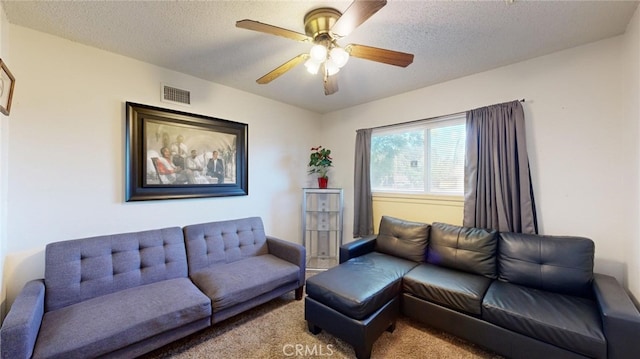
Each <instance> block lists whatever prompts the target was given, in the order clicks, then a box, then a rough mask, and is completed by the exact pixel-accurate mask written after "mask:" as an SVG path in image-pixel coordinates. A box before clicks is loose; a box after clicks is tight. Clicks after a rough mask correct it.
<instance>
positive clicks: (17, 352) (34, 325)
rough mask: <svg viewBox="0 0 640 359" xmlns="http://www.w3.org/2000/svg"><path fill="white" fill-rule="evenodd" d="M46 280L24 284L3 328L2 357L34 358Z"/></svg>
mask: <svg viewBox="0 0 640 359" xmlns="http://www.w3.org/2000/svg"><path fill="white" fill-rule="evenodd" d="M44 292H45V287H44V280H43V279H36V280H32V281H30V282H27V284H25V285H24V288H22V291H20V294H18V296H17V297H16V299H15V301H14V302H13V305H12V306H11V309H10V310H9V313H8V314H7V316H6V318H5V319H4V322H3V323H2V329H0V352H1V356H2V358H3V359H9V358H11V359H15V358H31V355H32V354H33V348H34V346H35V344H36V338H37V337H38V332H39V331H40V324H41V323H42V317H43V316H44Z"/></svg>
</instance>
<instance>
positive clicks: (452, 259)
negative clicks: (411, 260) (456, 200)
mask: <svg viewBox="0 0 640 359" xmlns="http://www.w3.org/2000/svg"><path fill="white" fill-rule="evenodd" d="M497 247H498V239H497V234H496V231H494V230H487V229H482V228H467V227H460V226H454V225H451V224H445V223H433V224H432V225H431V238H430V240H429V248H428V250H427V262H428V263H432V264H436V265H439V266H442V267H449V268H453V269H457V270H461V271H465V272H468V273H475V274H480V275H483V276H485V277H487V278H491V279H495V278H496V277H497V270H496V252H497Z"/></svg>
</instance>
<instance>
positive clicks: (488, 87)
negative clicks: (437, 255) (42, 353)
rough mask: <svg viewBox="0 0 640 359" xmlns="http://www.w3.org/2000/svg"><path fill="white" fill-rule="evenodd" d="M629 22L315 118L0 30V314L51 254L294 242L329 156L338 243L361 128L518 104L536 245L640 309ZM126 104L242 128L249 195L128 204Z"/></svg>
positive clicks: (639, 155)
mask: <svg viewBox="0 0 640 359" xmlns="http://www.w3.org/2000/svg"><path fill="white" fill-rule="evenodd" d="M638 18H639V15H638V11H636V14H635V17H634V20H633V21H632V23H631V24H630V27H629V31H628V32H627V34H625V35H623V36H619V37H615V38H611V39H607V40H603V41H599V42H596V43H592V44H588V45H585V46H581V47H577V48H574V49H569V50H566V51H562V52H558V53H555V54H551V55H548V56H544V57H540V58H537V59H532V60H529V61H525V62H521V63H518V64H514V65H510V66H505V67H502V68H498V69H495V70H492V71H487V72H484V73H480V74H476V75H472V76H468V77H464V78H461V79H457V80H453V81H449V82H446V83H443V84H439V85H435V86H430V87H426V88H423V89H420V90H416V91H412V92H408V93H405V94H402V95H399V96H394V97H390V98H386V99H382V100H379V101H374V102H371V103H368V104H365V105H361V106H356V107H352V108H349V109H345V110H342V111H337V112H334V113H330V114H327V115H324V116H320V115H317V114H314V113H310V112H308V111H304V110H301V109H298V108H295V107H292V106H288V105H285V104H282V103H277V102H274V101H271V100H267V99H265V98H261V97H258V96H254V95H251V94H247V93H244V92H241V91H237V90H234V89H230V88H227V87H224V86H221V85H217V84H215V83H210V82H206V81H202V80H199V79H196V78H193V77H190V76H186V75H184V74H180V73H176V72H173V71H168V70H166V69H163V68H159V67H156V66H152V65H149V64H146V63H142V62H139V61H135V60H132V59H129V58H125V57H122V56H118V55H115V54H112V53H108V52H104V51H101V50H98V49H95V48H90V47H86V46H82V45H79V44H77V43H73V42H70V41H66V40H63V39H60V38H56V37H53V36H49V35H46V34H43V33H39V32H35V31H32V30H28V29H25V28H22V27H18V26H12V25H7V24H6V21H5V18H4V16H3V17H2V18H0V25H1V26H0V31H1V32H2V33H1V34H0V40H1V41H2V43H1V44H0V52H1V53H0V56H1V57H2V58H6V57H7V56H8V53H9V52H8V49H9V48H10V50H11V51H10V53H11V57H10V60H11V70H12V72H13V73H14V75H15V76H16V79H17V86H16V94H15V97H14V103H13V109H12V113H11V118H10V120H9V119H8V118H1V119H0V145H1V146H0V160H1V161H0V163H1V164H2V165H1V166H0V214H2V215H0V258H1V260H2V263H0V264H1V265H0V271H1V270H2V269H4V273H0V274H3V276H2V278H3V290H2V293H0V294H1V295H0V299H1V298H4V297H5V296H6V297H7V302H8V303H10V302H11V300H12V298H13V297H14V296H15V295H16V293H17V292H18V291H19V290H20V288H21V287H22V285H23V283H24V282H25V281H27V280H29V279H33V278H37V277H41V276H42V274H43V273H42V272H43V249H44V246H45V245H46V244H47V243H50V242H53V241H59V240H66V239H72V238H80V237H86V236H92V235H100V234H108V233H117V232H124V231H135V230H142V229H149V228H157V227H160V226H172V225H179V226H180V225H184V224H189V223H197V222H204V221H210V220H219V219H227V218H237V217H242V216H248V215H259V216H262V217H263V218H264V220H265V225H266V227H267V230H268V232H269V233H270V234H273V235H276V236H279V237H283V238H284V239H287V240H291V241H294V242H295V241H300V202H301V191H300V189H301V188H302V187H305V186H310V185H313V184H312V181H313V178H310V177H309V176H307V174H306V163H307V159H308V148H310V147H311V146H312V145H318V144H322V145H323V146H326V147H328V148H331V149H332V150H333V157H334V159H335V160H334V166H335V167H334V168H332V171H331V173H330V177H331V181H332V183H331V185H332V186H338V187H343V188H344V189H345V234H346V235H345V239H346V241H349V237H350V235H349V234H350V233H352V224H353V223H352V221H353V157H354V140H355V130H356V129H359V128H367V127H375V126H380V125H386V124H392V123H398V122H404V121H411V120H416V119H424V118H430V117H437V116H442V115H446V114H451V113H457V112H461V111H466V110H469V109H472V108H476V107H481V106H486V105H490V104H494V103H499V102H504V101H510V100H514V99H520V98H526V100H527V101H526V103H525V104H524V108H525V116H526V121H527V131H528V141H529V143H528V149H529V154H530V160H531V166H532V172H533V183H534V189H535V193H536V201H537V205H538V213H539V220H540V225H541V230H542V233H544V234H570V235H583V236H587V237H590V238H592V239H593V240H594V241H595V243H596V270H597V271H600V272H604V273H609V274H613V275H615V276H616V277H617V278H618V279H619V280H620V281H621V282H623V283H624V284H625V285H628V287H629V288H630V290H631V291H632V293H633V294H634V295H635V297H636V298H640V277H639V276H640V274H639V273H640V243H639V242H640V238H639V235H638V233H640V231H639V229H640V228H638V227H639V226H640V224H639V222H638V215H639V210H638V203H639V202H640V193H639V192H640V191H639V188H638V187H639V186H640V184H639V179H640V174H639V173H638V172H639V170H638V169H639V168H640V145H639V144H638V142H639V141H638V136H639V135H640V129H639V127H640V126H639V124H640V109H639V107H638V106H639V105H638V98H639V97H640V93H639V90H638V82H640V75H639V71H638V66H639V65H638V63H639V62H640V61H638V59H639V57H640V56H639V55H638V52H639V51H640V50H638V42H639V40H638V39H639V38H640V36H639V32H640V30H639V25H638V22H639V21H640V20H638ZM9 45H10V46H9ZM349 66H357V64H356V62H353V63H350V65H349ZM630 75H631V76H632V77H631V80H629V76H630ZM633 78H635V79H636V80H637V81H634V80H633ZM161 82H166V83H170V84H172V85H175V86H177V87H181V88H186V89H189V90H191V91H192V95H193V106H191V107H189V108H183V107H179V106H177V105H168V104H166V103H162V102H160V101H159V86H160V83H161ZM125 101H133V102H139V103H145V104H149V105H153V106H160V107H166V108H174V109H179V110H183V111H187V112H192V113H197V114H203V115H208V116H214V117H220V118H225V119H229V120H233V121H238V122H244V123H248V124H249V181H250V182H249V196H246V197H238V198H218V199H196V200H177V201H176V200H174V201H152V202H138V203H125V202H124V102H125ZM291 133H294V134H295V136H292V135H291ZM8 189H10V190H8ZM374 211H375V214H376V221H379V217H380V216H381V215H383V214H385V215H392V216H397V217H400V218H407V219H412V220H419V221H424V222H433V221H443V222H451V223H460V222H461V216H462V204H461V202H460V201H459V200H455V199H454V200H451V201H443V200H437V199H434V198H428V197H422V198H413V197H412V198H410V199H405V198H402V197H393V196H384V197H382V196H378V197H376V200H375V208H374ZM5 286H6V290H4V288H5Z"/></svg>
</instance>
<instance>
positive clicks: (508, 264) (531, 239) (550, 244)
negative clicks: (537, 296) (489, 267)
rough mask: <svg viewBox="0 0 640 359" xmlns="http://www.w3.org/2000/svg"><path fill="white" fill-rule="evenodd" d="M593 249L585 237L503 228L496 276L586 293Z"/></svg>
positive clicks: (589, 282)
mask: <svg viewBox="0 0 640 359" xmlns="http://www.w3.org/2000/svg"><path fill="white" fill-rule="evenodd" d="M594 250H595V249H594V244H593V241H591V240H590V239H588V238H582V237H560V236H540V235H535V234H522V233H506V232H503V233H500V240H499V243H498V252H499V253H498V272H499V276H498V279H499V280H502V281H505V282H510V283H514V284H520V285H524V286H527V287H532V288H538V289H542V290H546V291H552V292H557V293H563V294H570V295H575V296H582V297H590V296H591V295H592V281H593V256H594Z"/></svg>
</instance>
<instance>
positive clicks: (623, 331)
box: [593, 273, 640, 359]
mask: <svg viewBox="0 0 640 359" xmlns="http://www.w3.org/2000/svg"><path fill="white" fill-rule="evenodd" d="M593 290H594V294H595V297H596V301H597V303H598V307H599V309H600V314H601V315H602V326H603V329H604V335H605V337H606V338H607V358H609V359H615V358H633V357H635V356H636V355H638V353H640V342H639V341H638V333H640V313H638V309H637V308H636V307H635V305H634V304H633V302H632V301H631V298H629V295H628V294H627V292H626V291H625V290H624V288H622V286H621V285H620V284H619V283H618V281H616V279H615V278H614V277H612V276H608V275H604V274H599V273H594V280H593Z"/></svg>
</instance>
